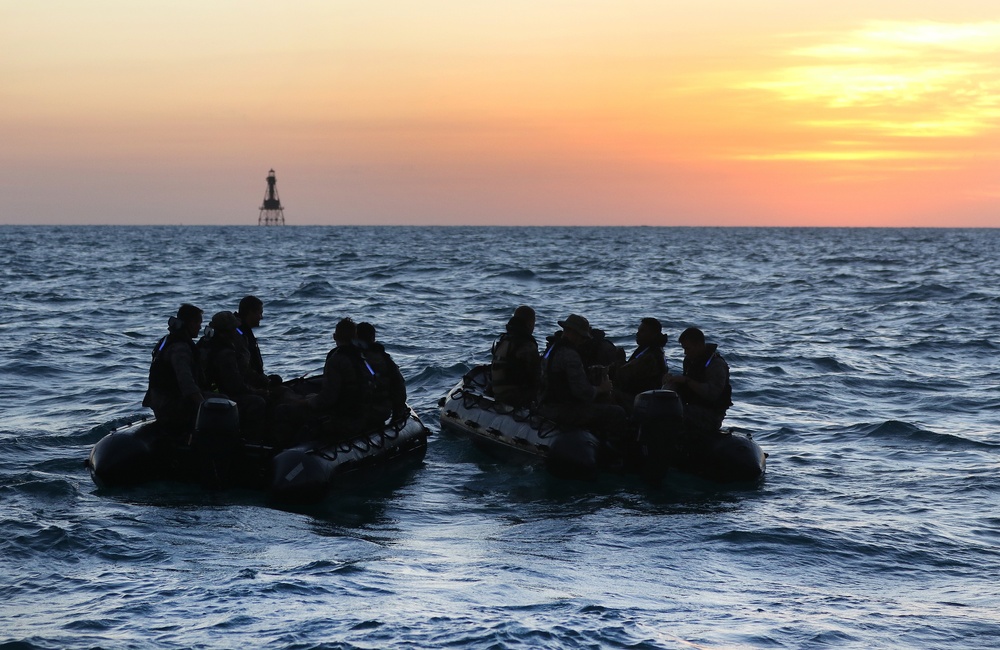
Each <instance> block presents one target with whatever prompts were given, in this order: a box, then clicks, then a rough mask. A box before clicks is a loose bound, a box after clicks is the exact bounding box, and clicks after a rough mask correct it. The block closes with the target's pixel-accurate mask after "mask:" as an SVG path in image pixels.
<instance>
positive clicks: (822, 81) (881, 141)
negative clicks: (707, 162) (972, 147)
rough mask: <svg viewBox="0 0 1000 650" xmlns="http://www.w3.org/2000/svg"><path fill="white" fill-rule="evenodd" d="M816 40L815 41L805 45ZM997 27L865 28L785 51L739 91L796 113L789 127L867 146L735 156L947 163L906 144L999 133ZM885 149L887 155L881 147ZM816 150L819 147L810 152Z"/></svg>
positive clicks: (879, 24)
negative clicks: (863, 142)
mask: <svg viewBox="0 0 1000 650" xmlns="http://www.w3.org/2000/svg"><path fill="white" fill-rule="evenodd" d="M811 37H812V38H815V35H812V36H811ZM998 54H1000V23H996V22H988V23H979V24H950V25H949V24H937V23H916V24H913V23H888V22H877V23H871V24H869V25H867V26H865V27H864V28H862V29H859V30H856V31H852V32H849V33H846V34H842V35H834V36H832V37H831V41H830V42H828V43H823V44H819V45H813V46H808V47H799V48H793V49H791V50H788V51H787V52H786V54H785V55H784V60H786V61H788V63H789V65H786V66H784V67H780V68H778V69H776V70H774V71H772V72H770V73H767V74H765V75H763V77H762V78H759V79H757V80H754V81H751V82H747V83H744V84H741V86H740V87H741V88H743V89H748V90H753V91H759V92H764V93H767V94H769V95H772V96H773V97H775V98H777V100H778V101H779V102H780V103H783V104H787V105H790V106H794V107H797V112H798V113H800V114H806V115H809V117H802V118H799V119H798V120H797V121H796V122H797V124H799V125H801V126H804V127H807V128H810V129H814V130H815V131H816V132H817V133H818V134H820V135H819V136H818V137H820V138H822V140H827V139H828V138H829V136H830V135H831V134H832V133H844V134H848V133H849V134H852V135H853V136H854V137H858V136H861V137H863V138H865V139H870V140H872V142H871V144H870V146H871V148H870V149H868V148H859V149H858V150H857V151H856V152H854V153H845V152H843V151H828V150H822V151H816V152H807V153H796V154H742V155H740V156H738V157H739V158H742V159H751V158H752V159H760V160H766V159H771V158H774V157H775V156H777V157H784V158H794V159H797V160H817V161H819V160H842V159H854V160H860V159H867V160H888V159H899V158H906V157H910V158H915V159H921V158H928V157H941V158H950V157H954V155H955V154H954V153H952V152H948V151H928V150H927V149H925V148H924V147H923V146H922V145H919V144H917V143H916V142H915V140H917V139H921V140H923V139H928V138H974V137H977V136H981V135H984V134H987V133H992V132H995V131H996V130H997V127H998V126H1000V81H998V80H997V79H996V67H995V61H994V60H995V58H996V56H997V55H998ZM890 141H891V142H892V143H893V145H892V146H889V147H887V146H886V143H887V142H890ZM817 144H820V146H821V143H817Z"/></svg>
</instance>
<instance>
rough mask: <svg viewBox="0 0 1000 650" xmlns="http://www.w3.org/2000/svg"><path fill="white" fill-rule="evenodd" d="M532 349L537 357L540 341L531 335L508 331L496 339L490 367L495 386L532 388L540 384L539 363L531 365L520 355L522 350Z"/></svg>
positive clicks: (495, 387)
mask: <svg viewBox="0 0 1000 650" xmlns="http://www.w3.org/2000/svg"><path fill="white" fill-rule="evenodd" d="M525 349H527V350H530V351H531V352H532V355H533V356H534V357H535V358H537V355H538V343H537V342H536V341H535V338H534V337H533V336H531V335H525V334H520V333H511V332H509V331H508V332H507V333H505V334H501V335H500V337H499V338H498V339H497V340H496V341H494V343H493V347H492V349H491V352H492V354H493V361H492V363H491V364H490V368H491V371H492V376H493V388H494V390H496V389H497V388H500V389H504V388H518V389H530V388H532V387H534V386H537V384H538V377H537V369H538V365H537V364H536V365H531V364H528V363H526V362H525V361H524V359H522V358H521V357H520V356H519V353H520V352H521V350H525Z"/></svg>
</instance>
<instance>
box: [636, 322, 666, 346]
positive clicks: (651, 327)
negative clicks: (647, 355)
mask: <svg viewBox="0 0 1000 650" xmlns="http://www.w3.org/2000/svg"><path fill="white" fill-rule="evenodd" d="M665 342H666V339H665V337H664V336H663V326H662V325H660V321H658V320H656V319H655V318H643V319H642V320H641V321H639V329H637V330H636V331H635V343H636V345H638V346H639V347H646V346H647V345H658V346H662V345H663V344H664V343H665Z"/></svg>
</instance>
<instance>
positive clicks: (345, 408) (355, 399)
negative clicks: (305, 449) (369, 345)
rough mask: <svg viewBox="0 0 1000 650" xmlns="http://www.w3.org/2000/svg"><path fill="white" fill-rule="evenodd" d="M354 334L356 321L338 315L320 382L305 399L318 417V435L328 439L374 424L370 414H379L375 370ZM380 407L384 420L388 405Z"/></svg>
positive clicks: (383, 419) (361, 429) (333, 439)
mask: <svg viewBox="0 0 1000 650" xmlns="http://www.w3.org/2000/svg"><path fill="white" fill-rule="evenodd" d="M356 338H357V325H356V324H355V322H354V321H353V320H352V319H351V318H343V319H341V320H340V322H338V323H337V326H336V328H335V329H334V332H333V340H334V342H335V343H336V347H334V348H333V349H332V350H330V352H329V353H328V354H327V355H326V363H325V364H324V366H323V386H322V388H321V389H320V392H319V393H317V394H315V395H313V396H311V397H310V398H309V400H308V404H309V407H310V409H311V410H312V412H313V414H314V419H317V420H318V425H319V429H320V435H321V437H323V438H324V439H326V440H328V441H330V442H336V441H339V440H344V439H347V438H351V437H354V436H356V435H359V434H361V433H363V432H365V431H366V430H368V429H370V428H374V427H373V426H372V425H373V419H375V418H373V414H375V416H376V417H377V415H378V414H377V413H375V411H376V409H374V408H372V406H373V401H374V400H373V397H374V392H375V377H374V375H375V373H374V370H373V369H372V368H371V367H370V365H369V364H368V363H367V361H366V360H365V357H364V354H363V353H362V351H361V348H359V347H358V346H357V345H356V343H355V339H356ZM383 408H384V413H383V417H382V420H381V422H383V423H384V421H385V418H386V417H388V416H389V414H390V413H391V406H390V407H388V408H386V407H383ZM378 428H381V426H379V427H378Z"/></svg>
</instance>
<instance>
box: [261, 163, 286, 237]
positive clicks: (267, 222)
mask: <svg viewBox="0 0 1000 650" xmlns="http://www.w3.org/2000/svg"><path fill="white" fill-rule="evenodd" d="M277 184H278V179H276V178H275V177H274V170H273V169H272V170H271V173H269V174H268V175H267V193H266V194H264V204H263V205H262V206H260V216H259V217H257V225H258V226H283V225H285V209H284V208H283V207H281V199H279V198H278V188H277V187H276V185H277Z"/></svg>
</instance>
